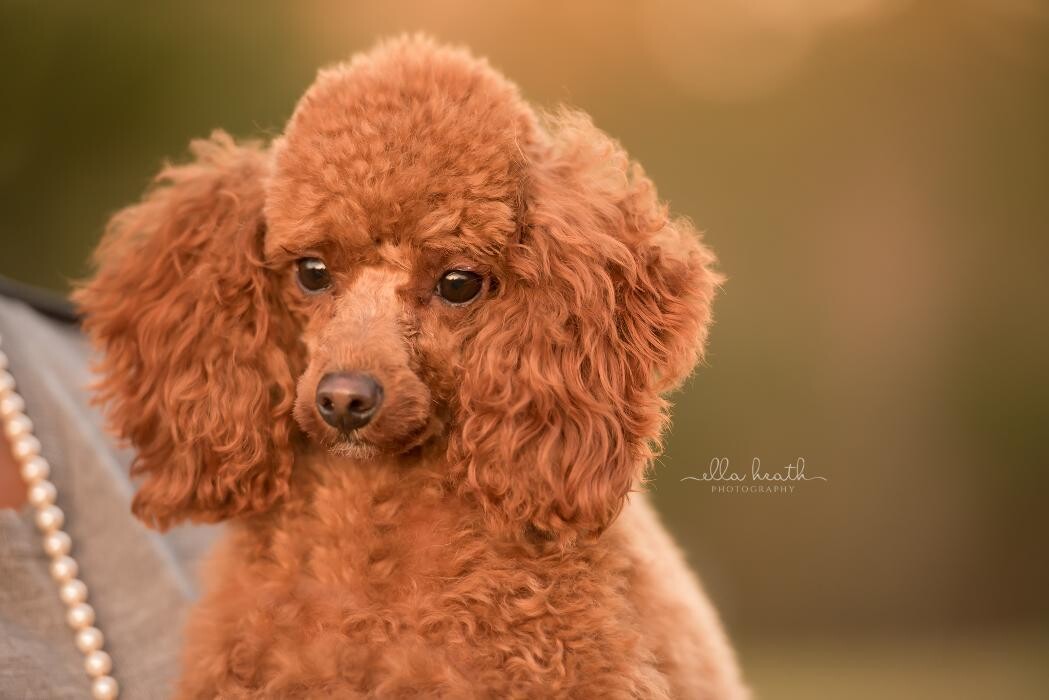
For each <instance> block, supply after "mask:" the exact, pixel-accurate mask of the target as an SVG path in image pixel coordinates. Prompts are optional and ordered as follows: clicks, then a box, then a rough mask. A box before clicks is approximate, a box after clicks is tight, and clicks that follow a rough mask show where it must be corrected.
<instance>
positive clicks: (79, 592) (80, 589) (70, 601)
mask: <svg viewBox="0 0 1049 700" xmlns="http://www.w3.org/2000/svg"><path fill="white" fill-rule="evenodd" d="M58 597H59V598H61V599H62V602H63V603H65V604H66V605H70V606H72V605H76V604H77V603H83V602H84V601H85V600H87V584H85V583H84V582H83V581H81V580H80V579H78V578H74V579H70V580H69V581H66V582H65V583H63V584H62V587H61V588H59V589H58Z"/></svg>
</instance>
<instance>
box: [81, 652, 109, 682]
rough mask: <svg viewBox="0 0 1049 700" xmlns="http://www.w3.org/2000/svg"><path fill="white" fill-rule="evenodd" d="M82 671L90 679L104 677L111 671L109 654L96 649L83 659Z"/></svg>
mask: <svg viewBox="0 0 1049 700" xmlns="http://www.w3.org/2000/svg"><path fill="white" fill-rule="evenodd" d="M84 670H85V671H87V675H89V676H91V677H92V678H98V677H99V676H104V675H106V674H107V673H109V672H110V671H112V670H113V659H111V658H110V657H109V654H107V653H106V652H104V651H102V650H101V649H98V650H96V651H93V652H91V653H89V654H88V655H87V656H86V657H85V658H84Z"/></svg>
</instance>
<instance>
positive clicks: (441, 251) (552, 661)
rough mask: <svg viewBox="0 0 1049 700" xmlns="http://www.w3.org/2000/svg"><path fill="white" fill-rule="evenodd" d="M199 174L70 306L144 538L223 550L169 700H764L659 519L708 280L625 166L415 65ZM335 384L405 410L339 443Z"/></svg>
mask: <svg viewBox="0 0 1049 700" xmlns="http://www.w3.org/2000/svg"><path fill="white" fill-rule="evenodd" d="M192 150H193V153H194V155H195V160H194V161H193V162H191V163H189V164H186V165H180V166H176V167H169V168H167V169H166V170H164V171H163V172H162V173H161V174H160V176H159V178H158V184H157V186H156V187H154V188H153V189H152V190H151V191H150V192H149V193H148V194H147V196H146V197H145V198H144V200H143V201H142V202H141V203H139V204H137V205H134V206H132V207H129V208H128V209H125V210H124V211H122V212H120V213H119V214H117V215H116V216H115V217H114V218H113V220H112V222H111V224H110V226H109V228H108V230H107V233H106V236H105V238H104V240H103V242H102V243H101V245H100V247H99V249H98V251H97V253H96V262H97V265H98V271H97V274H96V276H95V277H94V279H93V280H92V281H90V282H89V283H88V284H86V285H85V286H84V287H83V288H82V289H80V290H79V291H78V292H77V300H78V302H79V304H80V305H81V307H82V309H83V311H84V312H85V314H86V323H85V328H86V330H87V332H88V334H89V335H90V337H91V338H92V339H93V341H94V343H95V344H96V345H97V346H98V347H99V348H100V350H101V359H100V362H99V368H98V369H99V371H100V375H101V377H102V378H101V379H100V382H99V385H98V396H99V399H100V400H101V401H103V402H105V403H106V404H107V405H108V408H109V417H110V420H111V424H112V427H113V429H114V431H115V432H116V433H118V434H119V435H120V436H122V437H123V438H125V439H126V440H127V441H128V442H130V443H131V444H132V445H133V446H134V447H135V448H136V449H137V458H136V460H135V462H134V466H133V470H134V473H135V474H137V475H139V476H141V477H143V479H142V483H141V487H140V489H139V491H138V493H137V495H136V497H135V499H134V505H133V508H134V511H135V513H136V515H137V516H138V517H139V518H141V519H142V520H143V521H145V522H146V523H147V524H150V525H152V526H155V527H158V528H161V529H163V528H167V527H169V526H171V525H172V524H174V523H177V522H179V521H182V520H185V519H190V520H194V521H218V520H230V521H231V523H230V527H229V529H228V534H227V535H226V537H225V539H224V540H223V542H222V543H221V544H220V545H219V546H218V547H217V551H216V552H215V553H214V555H213V557H212V561H211V565H210V567H209V569H208V576H207V579H208V585H207V592H206V594H205V596H204V598H203V599H202V601H201V602H200V603H199V604H198V605H197V606H196V608H195V610H194V612H193V615H192V619H191V621H190V623H189V629H188V633H187V634H188V637H187V644H186V650H185V658H184V669H183V674H182V677H181V681H180V684H179V688H178V691H177V694H178V696H179V697H183V698H205V697H207V698H211V697H220V698H248V697H282V698H294V697H311V698H315V697H331V698H407V697H427V698H429V697H446V698H552V697H565V698H689V699H700V698H738V697H742V696H744V695H745V691H744V690H743V687H742V685H741V682H740V680H739V674H738V672H737V669H736V664H735V661H734V658H733V654H732V651H731V649H730V647H729V645H728V643H727V641H726V639H725V636H724V634H723V632H722V630H721V628H720V625H719V623H718V620H717V617H716V615H715V613H714V611H713V609H712V608H711V606H710V604H709V602H708V601H707V599H706V598H705V597H704V595H703V594H702V593H701V591H700V589H699V587H698V584H697V583H696V581H695V579H694V578H693V576H692V574H691V573H690V572H689V571H688V569H687V568H686V566H685V564H684V562H683V560H682V557H681V555H680V553H679V552H678V550H677V549H676V547H675V546H674V544H673V543H672V542H671V541H670V539H669V538H668V536H667V535H666V533H665V532H664V530H663V529H662V527H661V526H660V524H659V523H658V520H657V519H656V517H655V515H654V514H653V512H652V510H651V509H650V507H649V505H648V504H647V503H646V500H645V497H644V496H643V494H641V493H639V487H640V485H641V484H642V481H643V477H644V472H645V470H646V468H647V466H648V465H649V463H650V462H651V460H652V457H653V454H654V452H655V450H656V449H658V444H659V439H660V434H661V432H662V431H663V429H664V427H665V426H666V422H667V403H666V401H665V399H664V398H662V395H663V394H665V393H666V392H668V391H669V390H672V389H674V388H675V387H677V386H678V385H679V384H680V383H681V382H682V381H683V379H684V378H685V377H686V376H687V375H688V374H689V373H690V372H691V370H692V368H693V367H694V365H695V364H696V363H697V361H698V360H699V358H700V355H701V353H702V348H703V344H704V341H705V338H706V335H707V327H708V325H709V322H710V305H711V301H712V298H713V296H714V293H715V288H716V286H717V283H718V276H717V274H716V273H715V272H714V271H713V270H712V265H713V262H714V258H713V256H712V254H711V253H710V252H709V251H708V250H707V249H706V248H704V247H703V246H702V245H701V243H700V241H699V237H698V235H697V234H696V232H695V230H694V229H693V227H692V226H691V225H690V224H689V223H688V222H686V221H684V220H681V219H671V218H669V217H668V214H667V210H666V207H665V206H664V205H663V204H661V203H660V201H659V199H658V197H657V195H656V191H655V189H654V188H653V186H652V184H651V182H650V181H649V180H648V179H647V178H646V177H645V175H644V174H643V172H642V171H641V169H640V167H638V166H637V165H635V164H633V163H631V161H630V160H629V159H628V157H627V156H626V154H625V153H624V152H623V151H622V149H621V148H620V147H619V145H618V144H616V143H615V142H614V141H612V140H611V139H609V138H608V137H607V136H605V135H604V134H603V133H601V132H600V131H598V130H597V129H596V128H595V127H594V126H593V125H592V124H591V122H590V120H589V119H588V118H586V117H585V116H584V115H582V114H579V113H574V112H570V111H562V112H560V113H557V114H554V115H547V116H544V117H540V116H537V114H536V113H535V112H534V111H533V110H532V109H531V108H530V107H529V106H528V105H527V104H526V103H525V102H524V101H522V99H521V98H520V96H519V94H518V91H517V89H516V88H515V87H514V86H513V85H512V84H511V83H509V82H508V81H507V80H505V79H504V78H503V77H501V76H500V75H498V74H497V73H496V72H495V71H494V70H492V69H491V68H490V67H489V66H488V65H487V64H486V63H485V62H483V61H480V60H477V59H475V58H473V57H471V56H470V55H469V54H467V53H466V52H465V51H462V50H457V49H449V48H444V47H440V46H437V45H435V44H434V43H433V42H431V41H429V40H427V39H425V38H418V37H408V38H402V39H398V40H395V41H392V42H388V43H385V44H382V45H380V46H379V47H378V48H377V49H376V50H374V51H372V52H371V53H368V54H365V55H359V56H357V57H355V58H354V59H353V60H351V61H350V62H349V63H347V64H342V65H338V66H335V67H333V68H329V69H327V70H323V71H321V73H320V74H319V77H318V79H317V81H316V83H315V84H314V85H313V86H312V87H311V88H310V90H309V91H308V92H307V93H306V95H305V96H304V97H303V98H302V100H301V101H300V103H299V105H298V107H297V109H296V111H295V113H294V115H293V117H292V118H291V121H290V123H289V124H288V127H287V129H286V131H285V133H284V134H283V135H282V136H280V137H279V138H277V139H276V140H275V141H274V142H273V143H272V144H270V145H268V146H267V145H263V144H259V143H245V144H236V143H234V142H233V141H232V140H231V139H230V138H229V137H228V136H226V135H225V134H223V133H216V134H214V135H213V136H212V138H211V139H209V140H205V141H198V142H195V143H194V144H193V146H192ZM303 258H317V259H321V260H323V261H324V264H325V265H326V266H327V268H328V270H329V271H330V276H331V285H330V288H328V289H326V290H325V291H323V292H322V293H317V294H307V293H305V292H304V290H303V289H301V288H300V286H299V284H298V283H297V282H296V277H295V275H296V265H297V261H299V260H301V259H303ZM447 270H469V271H472V272H473V273H475V274H477V275H480V276H481V278H482V280H483V288H482V291H481V292H480V294H479V295H478V297H477V298H476V299H475V300H474V301H473V302H472V303H469V304H463V305H453V304H449V303H447V301H445V300H444V299H442V298H439V296H438V295H437V294H436V293H435V283H436V281H437V280H438V279H439V278H440V276H441V275H442V273H444V272H445V271H447ZM346 369H353V370H360V371H367V372H368V373H370V374H371V375H372V376H374V377H377V378H378V379H379V380H381V382H382V384H383V387H384V391H385V399H384V403H383V404H382V408H381V409H380V410H379V412H378V414H377V415H376V417H375V418H374V420H372V421H371V423H369V424H368V425H366V426H365V427H363V428H361V429H359V430H354V431H352V432H347V431H342V430H336V429H335V428H332V427H331V426H329V425H328V424H327V423H325V422H324V421H323V420H321V418H320V416H319V415H318V409H317V407H316V405H315V401H316V399H315V395H316V392H317V383H318V381H319V379H320V377H321V376H323V375H324V374H325V373H328V372H332V371H334V370H346Z"/></svg>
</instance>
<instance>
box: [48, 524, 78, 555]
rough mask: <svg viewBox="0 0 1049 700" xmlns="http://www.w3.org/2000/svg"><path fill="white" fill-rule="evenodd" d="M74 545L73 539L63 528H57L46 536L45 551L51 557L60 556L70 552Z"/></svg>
mask: <svg viewBox="0 0 1049 700" xmlns="http://www.w3.org/2000/svg"><path fill="white" fill-rule="evenodd" d="M72 547H73V540H71V539H70V538H69V535H67V534H66V533H64V532H62V531H61V530H55V531H54V532H52V533H51V534H49V535H47V537H45V538H44V551H45V552H47V554H48V556H50V557H51V558H55V557H60V556H62V555H63V554H69V550H70V549H72Z"/></svg>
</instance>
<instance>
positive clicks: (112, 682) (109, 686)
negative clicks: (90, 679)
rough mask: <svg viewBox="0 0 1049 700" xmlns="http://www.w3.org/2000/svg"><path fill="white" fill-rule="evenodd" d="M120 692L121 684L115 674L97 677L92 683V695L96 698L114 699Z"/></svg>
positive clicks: (96, 699) (97, 699)
mask: <svg viewBox="0 0 1049 700" xmlns="http://www.w3.org/2000/svg"><path fill="white" fill-rule="evenodd" d="M119 694H120V686H119V685H117V682H116V679H115V678H113V676H102V677H101V678H96V679H95V682H94V683H92V684H91V697H93V698H94V699H95V700H114V698H116V697H117V695H119Z"/></svg>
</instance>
